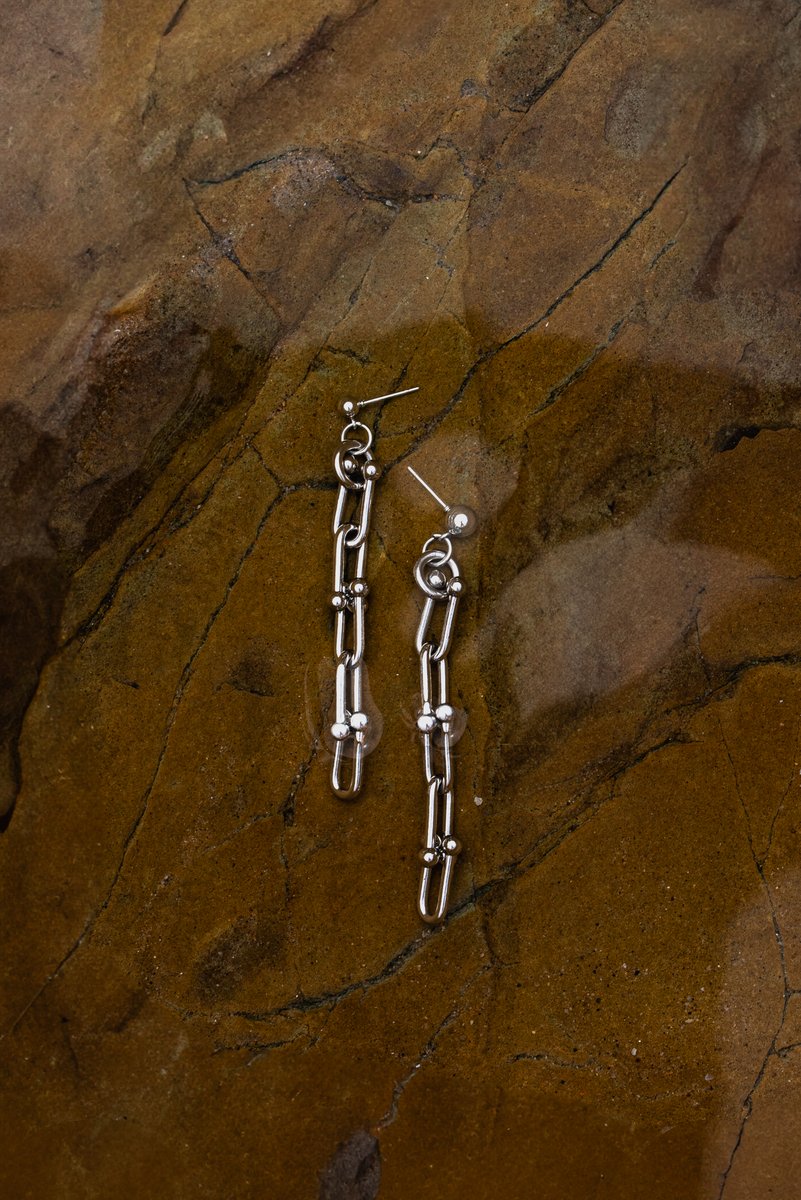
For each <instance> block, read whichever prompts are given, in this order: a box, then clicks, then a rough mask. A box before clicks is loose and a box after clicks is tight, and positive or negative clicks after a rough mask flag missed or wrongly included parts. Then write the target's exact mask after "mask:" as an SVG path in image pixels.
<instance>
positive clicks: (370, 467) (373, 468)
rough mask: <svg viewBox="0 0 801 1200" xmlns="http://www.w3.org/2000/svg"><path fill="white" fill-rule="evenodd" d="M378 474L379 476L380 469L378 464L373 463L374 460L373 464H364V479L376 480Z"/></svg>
mask: <svg viewBox="0 0 801 1200" xmlns="http://www.w3.org/2000/svg"><path fill="white" fill-rule="evenodd" d="M380 474H381V468H380V467H379V465H378V463H377V462H375V460H373V462H369V463H366V464H365V468H364V477H365V479H378V476H379V475H380Z"/></svg>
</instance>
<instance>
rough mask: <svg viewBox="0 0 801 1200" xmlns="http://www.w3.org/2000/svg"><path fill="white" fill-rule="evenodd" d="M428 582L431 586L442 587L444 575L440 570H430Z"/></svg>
mask: <svg viewBox="0 0 801 1200" xmlns="http://www.w3.org/2000/svg"><path fill="white" fill-rule="evenodd" d="M428 582H429V584H430V585H431V587H432V588H437V589H439V588H443V587H444V586H445V576H444V575H443V574H442V571H432V572H431V574H430V575H429V577H428Z"/></svg>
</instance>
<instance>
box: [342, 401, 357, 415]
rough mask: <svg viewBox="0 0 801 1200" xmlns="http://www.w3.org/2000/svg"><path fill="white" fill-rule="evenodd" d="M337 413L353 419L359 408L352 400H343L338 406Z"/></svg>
mask: <svg viewBox="0 0 801 1200" xmlns="http://www.w3.org/2000/svg"><path fill="white" fill-rule="evenodd" d="M339 411H340V412H341V413H342V416H343V417H355V416H356V413H357V412H358V411H359V406H358V404H356V403H355V402H354V401H353V400H343V401H342V403H341V404H340V406H339Z"/></svg>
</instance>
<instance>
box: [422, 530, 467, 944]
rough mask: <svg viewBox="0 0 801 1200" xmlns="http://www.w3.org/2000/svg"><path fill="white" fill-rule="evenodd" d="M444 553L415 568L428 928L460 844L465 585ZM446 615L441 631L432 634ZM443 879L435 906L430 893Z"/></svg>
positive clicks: (444, 899) (439, 910)
mask: <svg viewBox="0 0 801 1200" xmlns="http://www.w3.org/2000/svg"><path fill="white" fill-rule="evenodd" d="M439 540H441V541H443V542H444V543H445V549H444V550H430V551H428V550H424V553H423V555H422V556H421V558H419V559H418V561H417V564H416V565H415V568H414V575H415V579H416V580H417V583H418V585H419V587H420V588H421V590H422V592H423V594H424V595H425V597H426V599H425V604H424V605H423V611H422V613H421V615H420V624H419V625H418V628H417V637H416V640H415V647H416V649H417V653H418V656H419V659H420V695H421V699H422V704H421V708H420V712H419V714H418V717H417V727H418V729H419V730H420V733H421V734H422V741H423V767H424V770H425V778H426V821H425V833H424V845H423V849H422V850H421V852H420V860H421V862H422V864H423V870H422V874H421V878H420V891H419V893H418V897H417V908H418V911H419V913H420V916H421V917H422V918H423V920H424V921H427V922H428V923H429V924H434V923H435V922H437V921H441V920H442V919H443V917H444V916H445V913H446V911H447V908H448V893H449V892H450V886H451V881H452V879H453V872H454V867H455V865H456V856H457V855H458V853H459V851H460V850H461V845H460V843H459V842H458V840H457V838H456V837H455V836H454V825H455V806H454V769H453V755H452V752H451V746H452V740H453V720H454V716H455V713H454V709H453V708H452V707H451V704H450V702H449V699H448V651H449V649H450V646H451V642H452V640H453V632H454V627H455V623H456V610H457V608H458V606H459V598H460V596H461V595H462V593H463V590H464V583H463V581H462V578H461V576H460V574H459V567H458V566H457V564H456V561H455V559H454V558H453V552H452V548H451V544H450V541H449V539H448V538H447V537H442V538H441V539H440V538H436V539H433V538H432V539H430V541H429V542H428V543H426V545H427V546H428V545H430V544H431V542H432V541H439ZM449 576H450V577H449ZM440 613H441V617H442V620H441V624H440V632H439V634H438V635H437V634H436V633H435V632H434V630H433V625H434V620H435V617H436V616H437V615H438V614H440ZM436 875H438V876H439V888H438V891H437V896H436V901H435V902H433V903H432V900H431V891H432V884H433V881H434V878H435V876H436Z"/></svg>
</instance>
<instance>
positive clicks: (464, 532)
mask: <svg viewBox="0 0 801 1200" xmlns="http://www.w3.org/2000/svg"><path fill="white" fill-rule="evenodd" d="M477 528H478V517H477V516H476V514H475V513H474V512H473V510H472V508H468V507H467V505H466V504H457V505H454V506H453V507H452V508H450V509H449V510H448V532H449V533H452V534H454V536H455V537H469V536H470V534H471V533H475V531H476V529H477Z"/></svg>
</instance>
